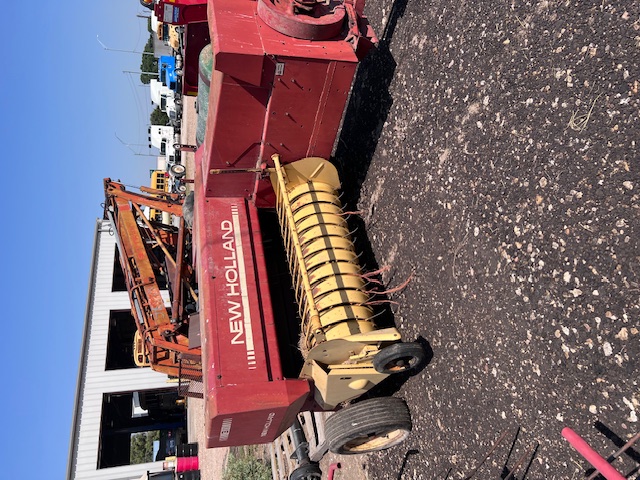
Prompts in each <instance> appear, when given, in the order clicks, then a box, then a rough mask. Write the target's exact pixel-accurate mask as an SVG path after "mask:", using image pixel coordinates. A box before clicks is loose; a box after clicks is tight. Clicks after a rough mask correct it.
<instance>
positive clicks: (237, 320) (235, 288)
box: [220, 205, 256, 370]
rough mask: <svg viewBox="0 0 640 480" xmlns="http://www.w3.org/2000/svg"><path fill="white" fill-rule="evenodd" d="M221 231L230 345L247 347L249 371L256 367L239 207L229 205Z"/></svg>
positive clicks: (221, 224)
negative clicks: (229, 217) (228, 212)
mask: <svg viewBox="0 0 640 480" xmlns="http://www.w3.org/2000/svg"><path fill="white" fill-rule="evenodd" d="M220 229H221V230H222V248H223V249H224V250H225V256H224V258H223V267H224V280H225V298H226V301H227V315H228V319H229V331H230V332H231V335H232V336H231V344H232V345H241V344H243V343H244V344H245V346H246V349H247V365H248V367H249V370H255V368H256V354H255V348H254V346H253V329H252V327H251V311H250V310H249V297H248V296H247V273H246V269H245V263H244V248H243V245H242V235H241V233H240V216H239V214H238V206H237V205H232V206H231V220H223V221H222V222H220Z"/></svg>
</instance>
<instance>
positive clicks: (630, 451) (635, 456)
mask: <svg viewBox="0 0 640 480" xmlns="http://www.w3.org/2000/svg"><path fill="white" fill-rule="evenodd" d="M594 426H595V427H596V430H598V431H599V432H600V433H602V434H603V435H604V436H605V437H607V438H608V439H609V440H611V442H612V443H613V444H614V445H615V446H616V447H618V448H619V449H622V448H624V446H625V444H626V443H627V442H626V440H624V439H623V438H621V437H620V436H618V435H617V434H616V433H615V432H614V431H613V430H611V428H609V427H608V426H607V425H605V424H604V423H602V422H601V421H599V420H598V421H596V422H595V423H594ZM623 455H625V456H627V457H629V458H630V459H631V460H632V461H633V462H634V463H636V464H638V466H637V467H635V468H634V469H633V470H631V471H630V472H627V473H626V474H625V475H624V477H625V478H630V477H632V476H633V475H635V474H637V473H638V472H639V471H640V451H638V449H637V448H633V447H629V448H627V450H625V452H624V454H623ZM615 458H616V456H615V455H609V457H608V458H607V462H609V463H611V462H613V460H614V459H615ZM595 471H596V470H595V469H594V468H589V469H587V470H586V471H585V477H590V476H591V475H593V473H594V472H595ZM601 479H604V477H603V476H602V475H598V476H596V477H595V480H601Z"/></svg>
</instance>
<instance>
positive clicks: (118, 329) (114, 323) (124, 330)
mask: <svg viewBox="0 0 640 480" xmlns="http://www.w3.org/2000/svg"><path fill="white" fill-rule="evenodd" d="M135 333H136V321H135V319H134V318H133V315H131V311H130V310H115V311H114V310H112V311H111V312H109V337H108V340H107V363H106V365H105V369H106V370H121V369H125V368H134V367H135V366H136V365H135V363H134V360H133V352H134V348H133V337H134V335H135Z"/></svg>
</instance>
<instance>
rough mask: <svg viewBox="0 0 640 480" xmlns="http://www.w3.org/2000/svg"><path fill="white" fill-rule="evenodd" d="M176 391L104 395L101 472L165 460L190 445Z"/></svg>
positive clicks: (183, 414)
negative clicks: (181, 446) (182, 447)
mask: <svg viewBox="0 0 640 480" xmlns="http://www.w3.org/2000/svg"><path fill="white" fill-rule="evenodd" d="M179 400H180V398H179V397H178V393H177V390H176V389H157V390H141V391H137V392H122V393H105V394H104V395H103V397H102V419H101V426H100V447H99V451H98V468H111V467H119V466H122V465H134V464H139V463H146V462H155V461H158V460H164V459H165V458H166V457H170V456H174V455H176V453H177V447H178V445H180V444H182V443H186V442H187V428H186V412H185V408H184V405H183V404H182V403H181V402H180V401H179Z"/></svg>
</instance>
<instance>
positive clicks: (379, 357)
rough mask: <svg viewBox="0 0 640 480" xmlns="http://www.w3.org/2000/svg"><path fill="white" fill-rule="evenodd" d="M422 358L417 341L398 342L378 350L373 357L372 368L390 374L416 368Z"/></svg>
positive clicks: (421, 362)
mask: <svg viewBox="0 0 640 480" xmlns="http://www.w3.org/2000/svg"><path fill="white" fill-rule="evenodd" d="M424 360H425V352H424V348H422V345H420V344H419V343H417V342H400V343H394V344H392V345H389V346H388V347H385V348H383V349H382V350H380V351H379V352H378V353H377V354H376V356H375V357H373V368H375V369H376V371H377V372H379V373H386V374H389V375H391V374H394V373H401V372H406V371H408V370H413V369H415V368H418V367H419V366H421V365H422V364H423V363H424Z"/></svg>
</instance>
